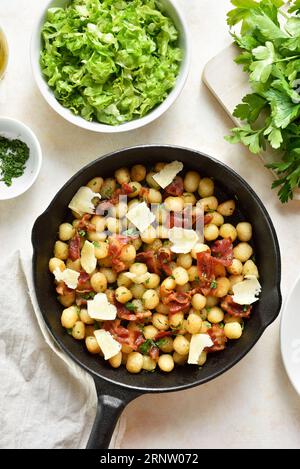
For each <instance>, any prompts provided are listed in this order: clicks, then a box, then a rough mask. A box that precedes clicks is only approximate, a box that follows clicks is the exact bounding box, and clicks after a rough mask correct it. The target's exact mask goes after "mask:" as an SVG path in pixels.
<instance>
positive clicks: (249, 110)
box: [233, 93, 267, 123]
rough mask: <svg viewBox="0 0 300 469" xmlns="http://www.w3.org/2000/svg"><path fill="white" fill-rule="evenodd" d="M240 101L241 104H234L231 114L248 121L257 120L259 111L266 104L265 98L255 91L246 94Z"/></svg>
mask: <svg viewBox="0 0 300 469" xmlns="http://www.w3.org/2000/svg"><path fill="white" fill-rule="evenodd" d="M242 101H243V104H238V105H237V106H236V108H235V110H234V112H233V115H234V116H235V117H238V118H239V119H241V120H246V121H247V122H249V123H252V122H255V121H256V120H257V118H258V116H259V115H260V113H261V111H262V110H263V108H264V107H265V106H266V104H267V100H266V99H265V98H263V97H261V96H259V95H258V94H256V93H252V94H247V95H246V96H244V98H243V100H242Z"/></svg>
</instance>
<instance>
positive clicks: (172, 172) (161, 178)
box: [153, 161, 183, 189]
mask: <svg viewBox="0 0 300 469" xmlns="http://www.w3.org/2000/svg"><path fill="white" fill-rule="evenodd" d="M182 170H183V164H182V163H181V161H172V163H169V164H166V166H165V167H164V168H163V169H162V170H161V171H159V173H156V174H154V176H153V179H154V181H155V182H157V184H158V185H159V186H160V187H162V188H163V189H165V188H166V187H167V186H168V185H169V184H171V182H172V181H173V180H174V178H175V176H177V174H178V173H180V171H182Z"/></svg>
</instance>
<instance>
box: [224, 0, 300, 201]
mask: <svg viewBox="0 0 300 469" xmlns="http://www.w3.org/2000/svg"><path fill="white" fill-rule="evenodd" d="M231 2H232V4H233V5H234V6H235V8H234V9H233V10H231V11H230V12H229V13H228V15H227V22H228V24H229V26H230V28H231V34H232V36H233V37H234V40H235V43H236V44H237V45H238V46H239V47H240V48H241V49H242V52H241V54H240V55H239V56H238V57H237V58H236V62H237V63H238V64H242V65H243V67H244V71H246V72H247V73H248V74H249V80H250V85H251V89H252V93H251V94H248V95H247V96H245V97H244V98H243V102H242V103H241V104H239V105H238V106H237V107H236V108H235V110H234V116H235V117H237V118H239V119H241V120H242V121H244V125H243V126H242V127H238V128H234V129H232V135H230V136H228V137H226V139H227V140H228V141H229V142H231V143H237V142H241V143H243V144H244V145H246V146H247V147H248V148H249V150H250V151H251V152H252V153H259V152H261V151H263V150H265V149H266V147H267V145H270V146H271V147H272V148H273V149H274V150H275V152H276V153H277V154H278V158H276V162H275V163H272V164H269V165H267V167H269V168H271V169H273V170H274V171H275V173H276V174H277V175H278V179H277V180H276V181H275V182H274V183H273V186H272V187H273V188H278V189H279V191H278V196H279V198H280V200H281V202H283V203H284V202H287V201H288V200H289V199H292V198H293V191H294V190H295V189H296V188H299V187H300V0H294V1H292V2H290V1H289V2H286V1H283V0H261V1H255V0H231ZM239 23H241V28H240V32H239V33H236V32H235V31H234V30H235V28H234V27H235V25H237V24H239Z"/></svg>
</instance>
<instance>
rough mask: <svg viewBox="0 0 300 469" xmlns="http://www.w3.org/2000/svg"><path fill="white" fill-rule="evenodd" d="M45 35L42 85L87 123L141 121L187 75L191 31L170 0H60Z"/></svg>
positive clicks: (176, 89)
mask: <svg viewBox="0 0 300 469" xmlns="http://www.w3.org/2000/svg"><path fill="white" fill-rule="evenodd" d="M39 36H40V38H39V41H40V44H39V46H40V47H39V51H38V53H39V57H38V62H39V72H40V73H39V75H41V76H40V77H38V78H39V79H38V80H37V81H38V85H39V87H40V89H41V88H42V89H41V91H42V93H43V95H44V96H45V97H46V99H47V98H49V96H46V94H47V93H50V95H52V96H51V100H50V101H49V99H47V100H48V102H50V104H52V105H53V102H54V101H53V98H54V99H55V101H56V102H57V103H58V104H59V105H60V106H61V107H62V108H64V109H65V110H67V111H68V114H67V115H66V114H64V117H66V118H69V119H68V120H71V121H73V123H77V124H78V125H81V126H83V127H86V125H83V124H82V120H84V121H86V122H87V123H91V124H95V125H96V126H97V125H99V124H104V125H105V126H107V127H118V126H126V124H127V127H128V128H124V129H123V130H130V129H131V128H136V127H140V126H141V125H144V124H145V123H147V121H150V120H153V119H154V118H156V117H158V116H159V115H160V114H162V112H164V111H165V110H166V109H167V108H168V107H169V106H170V105H171V104H172V102H173V101H174V100H175V99H176V97H177V96H178V94H179V92H180V91H181V89H182V87H183V85H184V82H185V79H186V76H187V69H188V66H187V65H188V60H187V56H188V53H187V38H186V29H185V26H184V23H183V22H182V19H181V16H180V15H179V13H178V11H177V9H176V8H175V7H174V5H172V3H171V2H170V1H169V0H164V1H162V0H160V1H157V0H126V1H125V0H71V1H61V2H59V1H54V2H51V4H50V7H49V8H48V9H47V11H46V14H45V15H44V16H43V21H42V22H41V24H40V27H39ZM35 45H36V42H35V41H33V54H34V57H33V59H34V60H33V65H34V63H35V62H36V47H35ZM34 71H35V72H36V69H35V67H34ZM35 75H36V73H35ZM42 81H43V82H44V84H42ZM45 85H46V87H45ZM168 98H169V99H168ZM170 98H171V99H170ZM167 101H168V102H167ZM161 105H162V108H161V109H160V107H161ZM56 110H58V108H57V107H56ZM60 111H61V110H60ZM155 111H158V112H156V113H155ZM60 113H61V112H60ZM153 113H154V115H153ZM155 114H157V115H155ZM70 117H74V118H79V119H80V120H81V124H79V122H78V121H77V122H75V121H74V120H72V119H70ZM147 117H148V119H147ZM143 118H144V119H145V118H146V120H145V121H144V122H142V121H143ZM128 124H131V125H128ZM87 128H90V129H91V130H99V131H105V129H102V130H100V129H99V128H98V129H97V128H95V127H94V126H93V128H91V127H87ZM106 130H107V129H106Z"/></svg>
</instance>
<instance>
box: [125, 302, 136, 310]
mask: <svg viewBox="0 0 300 469" xmlns="http://www.w3.org/2000/svg"><path fill="white" fill-rule="evenodd" d="M125 307H126V308H127V309H128V310H129V311H136V308H137V307H136V306H135V305H134V304H133V303H131V302H130V301H129V302H128V303H126V304H125Z"/></svg>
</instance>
